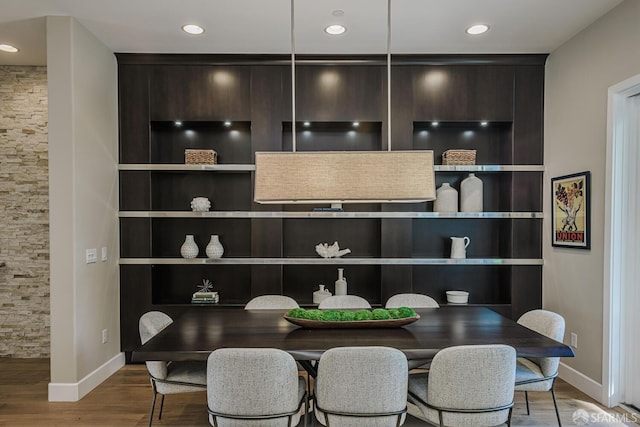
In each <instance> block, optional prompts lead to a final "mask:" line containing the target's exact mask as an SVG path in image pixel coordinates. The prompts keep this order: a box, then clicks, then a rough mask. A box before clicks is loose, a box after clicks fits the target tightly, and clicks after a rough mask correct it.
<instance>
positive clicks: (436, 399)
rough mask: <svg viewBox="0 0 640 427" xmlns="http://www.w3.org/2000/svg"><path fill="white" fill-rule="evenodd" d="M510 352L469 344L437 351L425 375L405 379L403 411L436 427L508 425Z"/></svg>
mask: <svg viewBox="0 0 640 427" xmlns="http://www.w3.org/2000/svg"><path fill="white" fill-rule="evenodd" d="M515 372H516V351H515V349H514V348H513V347H510V346H506V345H501V344H497V345H471V346H457V347H449V348H445V349H443V350H441V351H439V352H438V353H437V354H436V355H435V356H434V358H433V361H432V362H431V369H430V371H429V375H428V376H427V375H426V374H417V375H412V376H411V378H410V379H409V403H410V405H409V413H410V414H411V415H414V416H416V417H418V418H420V419H422V420H424V421H427V422H429V423H432V424H435V425H439V426H456V427H477V426H498V425H501V424H504V423H505V422H506V423H507V425H511V410H512V408H513V393H514V380H515Z"/></svg>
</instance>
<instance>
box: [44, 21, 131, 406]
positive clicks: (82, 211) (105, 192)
mask: <svg viewBox="0 0 640 427" xmlns="http://www.w3.org/2000/svg"><path fill="white" fill-rule="evenodd" d="M47 63H48V64H47V65H48V80H49V112H50V113H49V129H50V132H49V158H50V161H49V175H50V181H49V182H50V184H49V195H50V230H51V231H50V238H51V383H50V385H49V400H78V399H79V398H81V397H82V396H83V395H84V394H86V393H87V392H88V391H90V390H91V389H92V388H93V387H95V386H96V385H98V384H99V383H100V382H101V381H103V380H104V379H105V378H107V377H108V376H109V375H110V374H111V373H112V372H113V371H114V370H115V369H117V368H119V367H120V366H122V364H123V363H124V358H123V355H122V354H121V353H120V334H119V330H120V325H119V313H120V307H119V278H118V277H119V275H118V264H117V259H118V257H119V255H118V217H117V211H118V208H117V206H118V194H117V176H118V175H117V158H118V157H117V156H118V105H117V94H118V89H117V64H116V59H115V56H114V55H113V53H112V52H111V51H110V50H109V49H107V47H106V46H104V45H103V44H102V43H101V42H100V41H99V40H98V39H96V38H95V37H94V36H93V35H92V34H91V33H89V32H88V31H87V30H86V29H85V28H84V27H82V26H81V25H80V24H79V23H78V22H77V21H75V20H74V19H73V18H70V17H48V18H47ZM105 246H106V247H107V248H108V261H106V262H102V261H101V260H100V250H101V248H102V247H105ZM87 248H96V249H97V250H98V262H97V263H95V264H86V263H85V262H84V258H85V249H87ZM103 329H107V330H108V334H109V337H108V342H107V343H105V344H103V343H102V330H103Z"/></svg>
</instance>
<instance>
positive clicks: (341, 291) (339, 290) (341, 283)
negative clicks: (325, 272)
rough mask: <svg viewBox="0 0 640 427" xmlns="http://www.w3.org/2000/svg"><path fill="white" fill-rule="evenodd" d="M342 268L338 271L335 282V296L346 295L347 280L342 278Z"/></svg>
mask: <svg viewBox="0 0 640 427" xmlns="http://www.w3.org/2000/svg"><path fill="white" fill-rule="evenodd" d="M343 272H344V268H339V269H338V280H336V289H335V291H336V295H347V278H346V277H344V274H343Z"/></svg>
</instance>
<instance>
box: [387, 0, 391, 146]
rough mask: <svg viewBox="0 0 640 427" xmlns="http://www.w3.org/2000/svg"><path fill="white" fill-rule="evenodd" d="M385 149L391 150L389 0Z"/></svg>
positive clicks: (388, 2) (389, 17)
mask: <svg viewBox="0 0 640 427" xmlns="http://www.w3.org/2000/svg"><path fill="white" fill-rule="evenodd" d="M387 151H391V0H387Z"/></svg>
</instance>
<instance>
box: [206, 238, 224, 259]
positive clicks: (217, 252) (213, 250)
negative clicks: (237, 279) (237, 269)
mask: <svg viewBox="0 0 640 427" xmlns="http://www.w3.org/2000/svg"><path fill="white" fill-rule="evenodd" d="M205 251H206V252H207V257H209V258H213V259H217V258H222V254H223V253H224V247H223V246H222V243H220V238H219V237H218V235H217V234H212V235H211V240H210V241H209V244H208V245H207V248H206V249H205Z"/></svg>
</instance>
